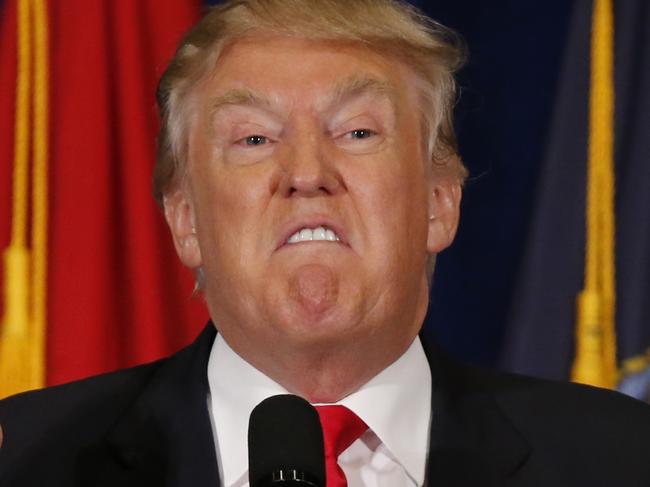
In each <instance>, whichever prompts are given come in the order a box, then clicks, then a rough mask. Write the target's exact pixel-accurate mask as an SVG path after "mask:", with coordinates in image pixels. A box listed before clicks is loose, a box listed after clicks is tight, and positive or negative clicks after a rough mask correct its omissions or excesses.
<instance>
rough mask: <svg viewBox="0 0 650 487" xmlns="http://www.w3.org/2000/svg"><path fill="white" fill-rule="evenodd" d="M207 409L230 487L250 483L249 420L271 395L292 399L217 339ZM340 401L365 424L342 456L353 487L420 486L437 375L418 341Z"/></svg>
mask: <svg viewBox="0 0 650 487" xmlns="http://www.w3.org/2000/svg"><path fill="white" fill-rule="evenodd" d="M208 382H209V385H210V394H209V396H208V410H209V413H210V420H211V424H212V433H213V437H214V441H215V448H216V452H217V461H218V463H219V475H220V477H221V483H222V485H223V486H224V487H246V486H248V438H247V437H248V418H249V416H250V413H251V412H252V410H253V408H254V407H255V406H257V405H258V404H259V403H260V402H262V401H263V400H264V399H266V398H267V397H270V396H274V395H277V394H287V391H286V389H284V388H283V387H282V386H281V385H279V384H278V383H276V382H275V381H273V380H271V379H270V378H269V377H267V376H266V375H264V374H263V373H262V372H260V371H259V370H257V369H256V368H254V367H253V366H252V365H250V364H249V363H248V362H246V361H245V360H244V359H242V358H241V357H240V356H239V355H237V354H236V353H235V352H234V351H233V350H232V349H231V348H230V347H229V346H228V344H227V343H226V341H225V340H224V339H223V338H222V336H221V335H217V338H216V339H215V342H214V344H213V346H212V351H211V352H210V359H209V361H208ZM336 404H342V405H344V406H346V407H347V408H348V409H350V410H351V411H353V412H354V413H356V414H357V416H359V417H360V418H361V419H362V420H363V421H364V422H365V423H366V424H367V425H368V428H369V429H368V431H366V432H365V433H364V434H363V435H362V436H361V438H359V439H358V440H356V441H355V442H354V443H352V445H350V447H348V449H347V450H345V451H344V452H343V453H341V455H340V456H339V459H338V463H339V465H340V466H341V468H342V469H343V471H344V472H345V476H346V477H347V479H348V486H349V487H360V486H364V487H401V486H405V487H406V486H409V487H411V486H421V485H423V484H424V473H425V467H426V459H427V454H428V451H427V450H428V445H429V429H430V428H429V424H430V420H431V372H430V369H429V364H428V362H427V359H426V357H425V355H424V350H423V349H422V344H421V343H420V340H419V338H416V339H415V340H414V341H413V343H412V344H411V346H410V347H409V348H408V349H407V350H406V352H404V354H403V355H402V356H401V357H400V358H399V359H397V360H396V361H395V362H394V363H392V364H391V365H390V366H388V367H387V368H386V369H384V370H383V371H382V372H380V373H379V374H378V375H376V376H375V377H374V378H373V379H371V380H370V381H369V382H367V383H366V384H365V385H363V386H362V387H361V388H360V389H359V390H358V391H356V392H354V393H352V394H350V395H349V396H347V397H345V398H344V399H342V400H341V401H339V402H338V403H336Z"/></svg>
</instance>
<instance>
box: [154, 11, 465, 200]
mask: <svg viewBox="0 0 650 487" xmlns="http://www.w3.org/2000/svg"><path fill="white" fill-rule="evenodd" d="M256 34H263V35H274V34H275V35H283V36H288V37H298V38H301V39H310V40H315V41H327V42H333V43H349V44H358V45H362V46H365V47H367V48H369V49H372V50H376V51H377V52H379V53H380V54H382V55H384V56H389V57H390V56H392V57H393V58H394V59H396V60H399V61H401V62H402V63H404V64H405V65H407V66H409V67H410V68H411V69H412V70H413V72H414V73H415V74H416V77H417V80H418V90H419V93H418V94H419V96H420V107H421V110H422V131H423V141H424V143H425V144H426V150H427V154H429V156H430V160H431V162H432V164H433V166H432V167H435V168H438V169H441V170H445V171H448V172H449V173H450V174H452V175H453V176H455V177H458V178H459V180H461V181H462V179H463V178H464V177H465V175H466V171H465V168H464V167H463V165H462V163H461V161H460V159H459V158H458V157H457V147H456V137H455V135H454V128H453V107H454V104H455V99H456V84H455V81H454V73H455V72H456V70H457V69H458V68H459V67H460V65H461V64H462V62H463V59H464V47H463V43H462V41H461V39H460V37H459V36H457V35H456V34H455V33H454V32H453V31H451V30H450V29H448V28H446V27H444V26H442V25H440V24H438V23H437V22H435V21H433V20H431V19H430V18H428V17H427V16H426V15H424V14H423V13H421V12H420V11H419V10H417V9H416V8H414V7H412V6H410V5H408V4H406V3H403V2H401V1H398V0H227V1H225V2H223V3H221V4H220V5H217V6H215V7H212V8H210V9H209V10H208V11H207V14H206V15H205V16H204V17H203V18H202V19H201V20H200V21H199V22H198V23H197V24H196V25H195V26H194V27H193V28H192V29H191V30H190V31H188V32H187V34H185V36H184V37H183V39H182V40H181V42H180V44H179V46H178V48H177V50H176V53H175V55H174V57H173V58H172V60H171V61H170V63H169V65H168V66H167V69H166V70H165V72H164V73H163V75H162V77H161V79H160V83H159V85H158V92H157V100H158V107H159V111H160V118H161V128H160V134H159V137H158V149H157V160H156V166H155V168H154V174H153V194H154V197H155V199H156V201H157V202H158V203H159V204H162V198H163V195H164V194H165V193H166V192H167V191H168V190H169V189H171V186H172V185H173V184H174V183H175V182H176V181H177V180H178V178H179V176H180V175H181V174H182V173H183V171H184V168H185V159H186V154H187V133H186V121H187V118H188V116H187V115H188V114H187V113H185V109H186V107H187V106H188V105H189V104H188V103H187V98H188V95H189V94H190V93H191V92H192V89H193V88H194V87H195V86H196V85H197V83H198V82H199V81H200V80H201V79H202V78H203V77H204V76H206V75H207V74H209V73H210V72H211V71H212V70H213V69H214V67H215V65H216V63H217V61H218V59H219V56H220V54H221V53H222V52H223V50H224V48H225V47H226V46H227V45H229V44H231V43H233V42H235V41H237V40H238V39H243V38H248V37H252V36H255V35H256Z"/></svg>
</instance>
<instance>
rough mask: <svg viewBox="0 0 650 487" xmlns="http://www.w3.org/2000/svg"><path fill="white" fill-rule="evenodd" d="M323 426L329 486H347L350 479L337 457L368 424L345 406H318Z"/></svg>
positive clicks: (326, 472)
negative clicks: (347, 477)
mask: <svg viewBox="0 0 650 487" xmlns="http://www.w3.org/2000/svg"><path fill="white" fill-rule="evenodd" d="M316 410H317V411H318V415H319V416H320V423H321V426H322V427H323V441H324V443H325V475H326V477H327V487H347V485H348V481H347V480H346V478H345V474H344V473H343V470H342V469H341V467H339V464H338V463H337V459H338V457H339V455H340V454H341V453H343V451H345V449H346V448H347V447H349V446H350V445H351V444H352V443H354V440H356V439H357V438H359V437H360V436H361V435H362V434H363V433H364V432H365V431H366V430H367V429H368V426H367V425H366V423H364V422H363V421H362V420H361V418H359V416H357V415H356V414H354V413H353V412H352V411H350V410H349V409H348V408H346V407H345V406H337V405H333V406H316Z"/></svg>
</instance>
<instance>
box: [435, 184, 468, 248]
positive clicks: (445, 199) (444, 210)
mask: <svg viewBox="0 0 650 487" xmlns="http://www.w3.org/2000/svg"><path fill="white" fill-rule="evenodd" d="M461 196H462V189H461V187H460V182H459V181H458V179H457V178H455V177H445V176H443V177H436V176H432V177H431V182H430V184H429V233H428V238H427V250H428V251H429V253H432V254H436V253H438V252H440V251H442V250H444V249H446V248H447V247H449V245H451V243H452V242H453V240H454V237H455V236H456V230H457V228H458V220H459V217H460V199H461Z"/></svg>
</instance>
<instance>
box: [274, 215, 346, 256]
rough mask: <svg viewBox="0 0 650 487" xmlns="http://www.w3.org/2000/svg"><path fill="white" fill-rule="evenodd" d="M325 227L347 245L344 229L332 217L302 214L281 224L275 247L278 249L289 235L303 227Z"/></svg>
mask: <svg viewBox="0 0 650 487" xmlns="http://www.w3.org/2000/svg"><path fill="white" fill-rule="evenodd" d="M317 227H325V228H329V229H330V230H332V231H333V232H334V233H336V235H337V236H338V237H339V239H341V240H340V243H342V244H345V245H349V244H348V240H347V237H346V235H345V231H344V230H343V227H342V225H341V224H339V223H338V222H336V221H335V220H334V219H333V218H332V217H330V216H325V215H311V216H303V217H299V218H294V219H292V220H291V221H289V222H288V223H287V224H286V225H284V226H283V228H282V231H281V232H280V240H279V242H278V244H277V247H276V249H279V248H280V247H282V246H283V245H284V244H286V243H287V240H289V237H291V235H293V234H294V233H296V232H297V231H299V230H302V229H303V228H317Z"/></svg>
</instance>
